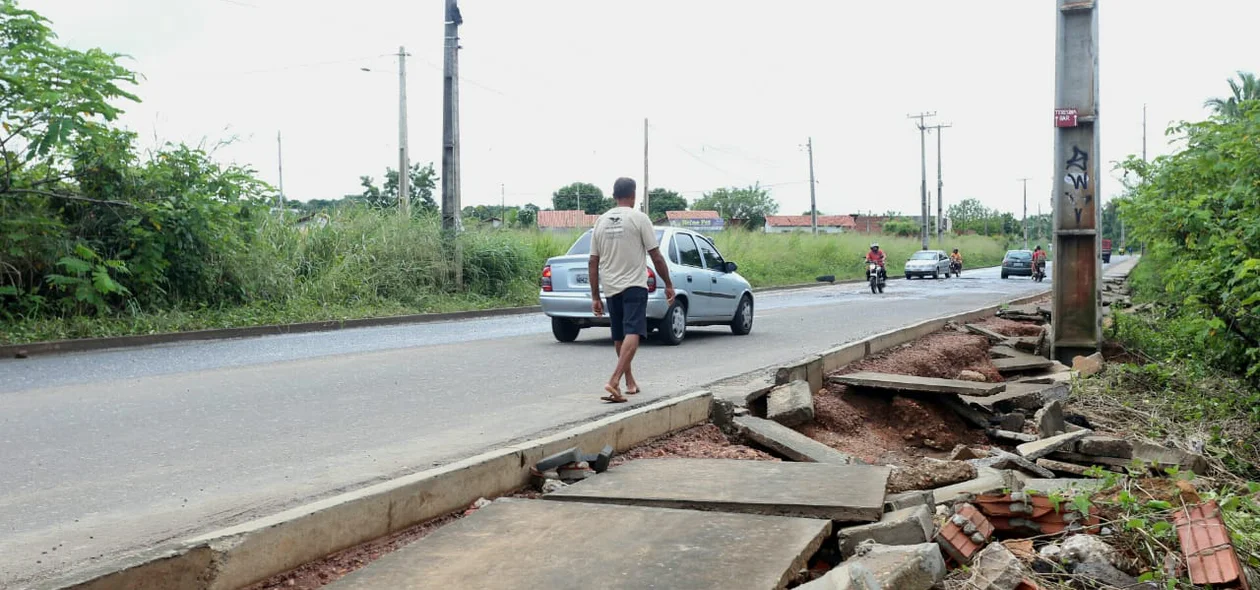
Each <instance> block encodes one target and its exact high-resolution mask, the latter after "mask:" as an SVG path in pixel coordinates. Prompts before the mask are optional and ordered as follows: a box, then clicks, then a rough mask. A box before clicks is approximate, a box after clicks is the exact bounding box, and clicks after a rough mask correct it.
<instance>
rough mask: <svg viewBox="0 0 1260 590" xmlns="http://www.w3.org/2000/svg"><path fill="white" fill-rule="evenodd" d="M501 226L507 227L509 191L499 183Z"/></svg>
mask: <svg viewBox="0 0 1260 590" xmlns="http://www.w3.org/2000/svg"><path fill="white" fill-rule="evenodd" d="M499 225H500V226H506V225H507V189H505V188H504V186H503V183H502V182H500V183H499Z"/></svg>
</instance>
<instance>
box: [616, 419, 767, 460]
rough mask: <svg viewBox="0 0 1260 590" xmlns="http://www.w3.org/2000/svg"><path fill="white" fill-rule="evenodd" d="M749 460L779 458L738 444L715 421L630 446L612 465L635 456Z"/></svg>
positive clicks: (646, 457) (645, 457) (642, 457)
mask: <svg viewBox="0 0 1260 590" xmlns="http://www.w3.org/2000/svg"><path fill="white" fill-rule="evenodd" d="M666 457H677V458H684V459H749V460H753V461H778V460H779V459H778V458H777V457H775V456H773V455H771V454H769V453H767V452H765V451H761V450H759V449H754V448H752V447H748V446H744V445H740V444H735V443H733V442H731V441H730V440H729V439H728V438H726V435H724V434H722V431H721V430H718V427H717V426H714V425H713V424H704V425H701V426H695V427H692V428H688V429H687V430H683V431H681V432H678V433H675V434H671V435H669V436H664V437H660V438H656V439H653V440H650V441H648V442H646V443H643V444H642V445H639V446H638V447H635V448H633V449H630V450H629V451H628V452H626V454H624V455H618V456H616V457H613V460H612V465H614V466H615V465H621V464H622V463H625V462H626V461H633V460H635V459H662V458H666Z"/></svg>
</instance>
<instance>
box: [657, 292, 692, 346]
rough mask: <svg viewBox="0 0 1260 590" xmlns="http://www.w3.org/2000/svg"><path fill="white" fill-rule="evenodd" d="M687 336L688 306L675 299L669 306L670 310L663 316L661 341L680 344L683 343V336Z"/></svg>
mask: <svg viewBox="0 0 1260 590" xmlns="http://www.w3.org/2000/svg"><path fill="white" fill-rule="evenodd" d="M686 336H687V308H686V307H683V306H682V304H681V303H679V302H677V301H675V302H674V304H673V305H671V306H670V307H669V311H667V312H665V317H663V318H661V327H660V338H661V342H663V343H665V344H668V345H670V346H678V345H679V344H682V341H683V338H685V337H686Z"/></svg>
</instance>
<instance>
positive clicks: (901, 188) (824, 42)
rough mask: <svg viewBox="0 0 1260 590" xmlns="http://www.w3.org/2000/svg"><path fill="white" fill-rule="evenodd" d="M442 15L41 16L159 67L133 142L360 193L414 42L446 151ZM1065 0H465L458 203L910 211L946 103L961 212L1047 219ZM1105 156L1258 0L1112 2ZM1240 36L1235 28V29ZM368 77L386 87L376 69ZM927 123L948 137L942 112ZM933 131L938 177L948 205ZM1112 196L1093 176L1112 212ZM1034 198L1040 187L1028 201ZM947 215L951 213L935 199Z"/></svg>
mask: <svg viewBox="0 0 1260 590" xmlns="http://www.w3.org/2000/svg"><path fill="white" fill-rule="evenodd" d="M442 4H443V3H442V2H441V0H425V1H415V0H412V1H402V0H357V1H355V2H349V3H347V2H311V1H302V0H24V1H22V5H23V6H24V7H27V8H32V9H35V10H37V11H39V12H41V13H43V14H44V15H45V16H47V17H49V18H51V19H52V20H53V26H54V28H55V30H56V31H57V32H58V33H59V35H60V37H61V41H62V42H63V43H66V44H68V45H70V46H72V47H76V48H87V47H92V46H97V47H101V48H103V49H106V50H109V51H115V52H120V53H126V54H128V55H130V56H131V57H132V60H129V61H128V62H126V63H127V64H128V65H129V66H130V67H132V68H133V69H135V70H137V71H139V72H140V73H142V74H143V76H144V81H143V83H142V84H141V86H140V88H139V90H138V92H139V94H140V97H141V98H142V99H143V100H144V102H143V103H142V104H138V105H131V106H130V107H128V108H127V111H128V112H127V115H126V116H125V118H124V123H125V124H126V125H128V126H129V127H131V128H133V129H134V130H136V131H138V132H139V133H140V135H141V138H142V145H143V146H144V147H149V146H151V145H154V144H155V143H157V141H158V140H162V141H167V140H170V141H188V142H194V143H195V142H199V141H201V140H202V139H207V140H209V141H211V142H215V141H218V140H220V139H224V138H227V137H232V136H235V137H237V138H238V141H237V142H236V143H234V144H233V145H231V146H228V147H226V148H222V149H220V150H219V151H218V152H217V156H218V157H219V158H220V159H222V160H225V161H226V160H231V161H236V162H238V163H243V164H249V165H252V166H253V167H255V168H256V169H258V170H259V171H260V175H261V177H262V178H264V179H266V180H268V181H270V182H272V183H274V182H275V180H276V178H277V173H276V160H277V157H276V141H275V136H276V132H277V131H282V132H283V134H284V171H285V177H284V180H285V192H286V194H287V195H288V196H289V197H290V198H296V199H302V200H305V199H311V198H338V197H340V196H342V195H344V194H347V193H355V192H359V186H358V184H359V181H358V178H359V176H360V175H363V174H369V175H372V176H374V177H375V178H377V179H378V181H379V180H380V179H381V177H382V176H383V172H384V170H385V167H386V166H393V167H396V166H397V142H398V131H397V120H398V119H397V117H398V94H397V92H398V86H397V84H398V78H397V62H396V60H395V59H394V58H392V57H389V56H387V55H386V54H390V53H394V52H396V51H397V49H398V46H399V45H405V46H406V47H407V51H408V53H410V54H412V57H411V58H409V60H408V70H409V71H408V88H407V92H408V97H409V99H408V109H409V119H410V121H409V131H410V150H411V158H412V161H413V162H421V163H427V162H430V161H432V162H434V163H435V164H436V165H437V166H438V167H439V169H440V160H441V128H442V117H441V115H442V109H441V106H442V103H441V72H440V66H441V63H442V35H443V30H442V23H443V16H444V15H443V8H442ZM1054 6H1055V2H1054V0H971V1H968V2H943V1H941V0H884V1H880V2H853V1H850V0H791V1H786V0H779V1H774V2H771V1H769V0H761V1H757V2H753V1H749V0H636V1H634V2H599V1H592V0H584V1H578V0H547V1H541V2H540V1H533V2H530V1H522V0H464V1H463V2H461V5H460V8H461V11H462V12H463V16H464V26H463V27H462V29H461V37H462V39H461V41H462V46H463V47H464V49H463V51H462V52H461V54H460V60H461V64H460V67H461V74H462V75H463V77H464V80H463V82H462V84H461V107H460V108H461V122H460V124H461V128H462V129H461V130H462V155H463V172H462V175H463V187H462V188H463V204H464V205H476V204H496V203H498V201H499V187H500V183H503V184H504V185H506V192H507V197H506V201H507V203H508V204H516V205H520V204H525V203H527V202H532V203H535V204H538V205H540V206H542V207H544V208H546V207H549V206H550V195H551V192H552V191H554V190H555V189H556V188H558V187H560V186H562V185H564V184H567V183H569V182H574V181H586V182H592V183H595V184H597V185H599V186H601V187H604V189H605V191H606V192H609V191H611V186H612V181H613V180H614V179H615V178H616V177H617V176H621V175H629V176H632V177H634V178H636V179H639V180H640V182H641V181H642V173H643V144H642V142H643V137H642V134H643V119H644V117H649V118H650V119H651V126H652V142H651V153H652V159H651V177H650V181H651V183H650V184H651V186H652V187H667V188H670V189H674V190H678V191H682V192H684V196H686V197H688V199H691V200H694V199H696V198H698V197H699V196H700V195H701V193H702V192H703V191H705V190H709V189H713V188H716V187H719V186H729V185H744V184H749V183H752V182H756V181H760V182H761V183H762V184H763V185H773V186H772V194H773V195H774V196H775V198H776V199H778V201H779V202H780V204H781V212H782V213H785V214H798V213H801V212H803V211H806V210H808V209H809V183H808V165H807V160H806V155H805V152H804V151H803V149H802V148H801V147H800V146H801V145H803V144H804V143H805V141H806V138H807V137H809V136H811V135H812V136H813V139H814V145H815V166H816V170H817V178H818V208H819V210H821V211H823V212H826V213H851V212H855V211H858V210H862V211H865V210H868V209H871V210H874V211H875V212H877V213H879V212H883V211H887V210H890V209H892V210H898V211H901V212H903V213H911V214H913V213H917V212H918V210H919V141H918V140H919V137H918V130H917V129H915V127H914V124H913V122H912V121H910V120H907V119H906V115H907V114H909V113H912V112H913V113H917V112H920V111H936V112H937V113H939V117H938V118H937V119H936V120H935V121H936V122H945V123H953V124H954V127H953V128H951V129H947V130H946V131H945V135H944V150H945V154H944V163H945V172H944V174H945V196H946V200H947V206H948V203H949V202H955V201H957V200H959V199H962V198H966V197H975V198H978V199H980V200H981V201H982V202H984V203H985V204H986V205H988V206H991V207H997V208H1000V209H1003V210H1007V211H1012V212H1015V213H1016V214H1017V215H1018V214H1019V211H1020V206H1021V188H1020V184H1019V183H1018V182H1017V181H1016V180H1015V179H1016V178H1019V177H1023V176H1028V177H1032V178H1033V180H1032V181H1030V182H1029V195H1030V198H1029V203H1030V204H1029V212H1030V213H1035V212H1036V203H1037V202H1038V201H1040V202H1041V203H1042V204H1043V205H1044V207H1043V208H1044V210H1045V212H1047V213H1048V212H1049V206H1048V205H1049V197H1048V195H1049V192H1050V190H1051V186H1050V178H1051V172H1052V171H1053V170H1054V162H1053V159H1052V148H1053V141H1054V135H1053V126H1052V111H1053V108H1054V106H1055V105H1054V104H1053V91H1054V25H1055V8H1054ZM1100 6H1101V13H1100V18H1101V25H1100V26H1101V33H1100V36H1101V49H1100V59H1101V68H1102V82H1101V98H1100V102H1101V132H1102V134H1103V135H1102V152H1103V154H1102V155H1103V161H1104V162H1105V165H1106V166H1107V168H1108V169H1109V168H1110V167H1111V163H1112V162H1114V161H1117V160H1120V159H1122V158H1123V157H1124V156H1125V155H1127V154H1130V153H1139V152H1140V151H1141V141H1142V127H1141V122H1142V104H1143V103H1144V102H1145V103H1148V104H1149V121H1150V127H1149V129H1150V139H1149V151H1150V153H1151V156H1152V157H1154V156H1155V155H1158V154H1161V153H1166V152H1167V151H1169V147H1168V146H1167V144H1166V143H1165V138H1164V135H1163V131H1164V129H1165V127H1167V125H1168V123H1169V122H1170V121H1174V120H1180V119H1191V120H1198V119H1201V118H1203V117H1204V116H1205V114H1206V111H1205V110H1204V109H1203V108H1202V102H1203V101H1204V99H1206V98H1208V97H1210V96H1222V95H1225V94H1226V93H1227V92H1228V86H1227V84H1226V79H1227V78H1228V77H1230V76H1232V75H1233V73H1234V71H1235V70H1239V69H1243V70H1251V71H1256V70H1258V69H1260V67H1258V65H1260V44H1258V43H1257V42H1256V41H1255V39H1254V38H1253V36H1251V35H1248V34H1245V33H1242V34H1240V31H1244V30H1245V29H1246V26H1245V23H1254V22H1258V21H1260V2H1256V1H1254V0H1196V1H1195V2H1186V1H1185V0H1180V1H1176V2H1174V1H1172V0H1100ZM1239 27H1241V28H1239ZM361 67H369V68H372V69H373V70H375V71H376V72H375V73H365V72H362V71H360V68H361ZM930 122H931V121H930ZM935 151H936V150H935V138H934V137H929V150H928V167H929V170H928V175H929V186H930V187H931V188H932V189H933V191H934V190H935V183H936V181H935V174H936V171H935V166H936V156H935ZM1118 188H1119V186H1118V183H1117V182H1116V181H1114V180H1112V181H1110V182H1106V180H1105V179H1104V182H1103V184H1102V185H1101V189H1102V192H1103V194H1104V196H1107V197H1109V196H1111V195H1113V194H1114V193H1115V192H1116V191H1117V189H1118ZM1034 196H1035V197H1036V198H1035V199H1034ZM933 201H935V197H934V198H933Z"/></svg>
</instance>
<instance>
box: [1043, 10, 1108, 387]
mask: <svg viewBox="0 0 1260 590" xmlns="http://www.w3.org/2000/svg"><path fill="white" fill-rule="evenodd" d="M1100 2H1101V0H1056V1H1055V20H1056V21H1057V26H1056V35H1055V37H1056V43H1055V95H1054V103H1055V105H1054V106H1055V113H1054V118H1053V120H1054V123H1055V140H1054V171H1055V173H1054V193H1053V195H1054V199H1055V205H1054V313H1053V314H1052V315H1051V323H1052V332H1051V333H1052V334H1053V339H1052V340H1051V351H1052V355H1053V356H1054V357H1055V358H1056V359H1058V360H1060V361H1063V362H1065V363H1067V364H1071V362H1072V359H1073V357H1075V356H1076V355H1082V354H1083V355H1089V354H1092V353H1094V352H1096V351H1098V350H1099V349H1100V348H1101V346H1102V314H1101V313H1100V310H1101V309H1102V307H1101V299H1102V292H1101V290H1100V288H1099V287H1100V286H1101V284H1102V264H1101V259H1100V257H1099V253H1100V251H1101V249H1102V248H1101V242H1100V240H1101V238H1102V236H1101V232H1100V231H1099V229H1100V227H1099V223H1098V220H1099V219H1100V218H1101V215H1100V211H1101V207H1100V204H1099V202H1098V195H1099V191H1098V180H1099V174H1098V161H1099V157H1100V156H1101V153H1100V151H1099V135H1098V118H1099V100H1098V88H1099V86H1098V85H1099V74H1098V47H1099V45H1098V5H1099V3H1100Z"/></svg>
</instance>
